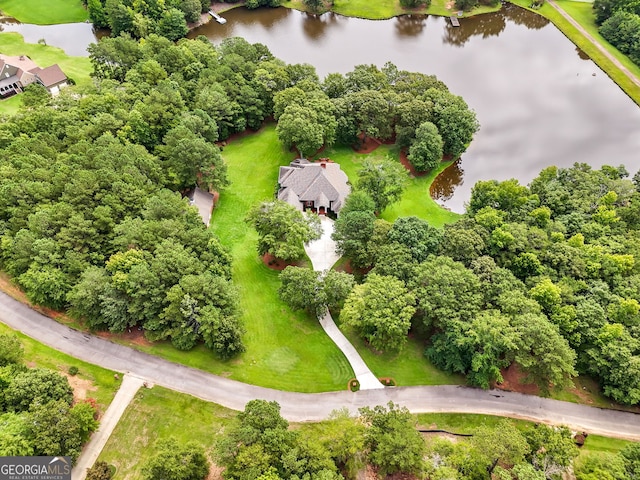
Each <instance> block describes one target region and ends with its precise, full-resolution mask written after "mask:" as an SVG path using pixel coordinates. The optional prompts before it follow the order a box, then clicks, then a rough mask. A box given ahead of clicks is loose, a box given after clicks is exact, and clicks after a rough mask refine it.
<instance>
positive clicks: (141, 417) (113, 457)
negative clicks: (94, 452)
mask: <svg viewBox="0 0 640 480" xmlns="http://www.w3.org/2000/svg"><path fill="white" fill-rule="evenodd" d="M235 416H236V412H234V411H232V410H228V409H226V408H224V407H221V406H219V405H216V404H214V403H208V402H205V401H203V400H199V399H197V398H194V397H191V396H189V395H185V394H182V393H178V392H174V391H171V390H167V389H165V388H162V387H153V388H151V389H144V388H142V389H140V390H139V391H138V393H137V394H136V396H135V398H134V399H133V401H132V402H131V404H130V405H129V406H128V407H127V410H126V411H125V413H124V415H123V416H122V418H121V419H120V422H119V423H118V425H117V426H116V428H115V430H114V431H113V433H112V435H111V437H110V438H109V441H108V442H107V444H106V445H105V448H104V450H102V453H101V454H100V457H99V460H103V461H105V462H107V463H109V464H111V465H114V466H115V467H116V476H115V478H116V479H118V480H124V479H127V480H134V479H141V478H143V477H142V472H141V467H142V465H144V463H145V462H146V461H147V460H148V459H149V458H150V457H151V456H153V454H154V453H155V451H154V445H155V442H156V440H158V439H167V438H170V437H175V438H176V439H177V440H178V441H179V442H180V443H186V442H188V441H193V442H196V443H198V444H200V445H202V447H203V448H204V449H205V451H206V452H207V453H208V454H209V456H210V455H211V451H212V446H213V445H214V443H215V441H216V440H217V434H218V433H219V432H220V431H221V429H222V428H224V427H225V426H226V425H228V424H229V422H230V421H231V420H232V419H233V418H235Z"/></svg>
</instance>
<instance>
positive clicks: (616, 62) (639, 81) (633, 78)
mask: <svg viewBox="0 0 640 480" xmlns="http://www.w3.org/2000/svg"><path fill="white" fill-rule="evenodd" d="M549 5H551V6H552V7H553V8H555V9H556V10H557V11H558V13H560V15H562V16H563V17H564V18H566V19H567V21H568V22H569V23H570V24H571V25H573V26H574V27H576V28H577V29H578V30H579V31H580V33H581V34H582V35H584V37H585V38H586V39H587V40H589V41H590V42H591V43H592V44H593V45H594V46H595V47H596V48H597V49H598V50H600V52H602V54H603V55H604V56H605V57H607V58H608V59H609V60H611V62H613V64H614V65H615V66H616V67H618V68H619V69H620V70H621V71H622V72H623V73H624V74H625V75H626V76H627V77H629V80H631V81H632V82H633V83H635V84H636V85H637V86H638V87H640V78H638V77H636V76H635V75H634V74H633V73H631V71H630V70H629V69H628V68H627V67H625V66H624V65H623V64H622V63H620V61H619V60H618V59H617V58H616V57H614V56H613V55H611V53H610V52H609V51H608V50H607V49H606V48H604V47H603V46H602V45H600V43H599V42H598V41H597V40H596V39H595V38H593V37H592V36H591V34H590V33H589V32H587V31H586V30H585V29H584V27H583V26H582V25H580V24H579V23H578V22H576V21H575V20H574V19H573V18H572V17H571V15H569V14H568V13H567V12H565V11H564V10H563V9H562V8H560V7H559V6H558V5H557V4H556V3H555V2H554V1H553V0H549Z"/></svg>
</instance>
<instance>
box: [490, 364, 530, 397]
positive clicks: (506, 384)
mask: <svg viewBox="0 0 640 480" xmlns="http://www.w3.org/2000/svg"><path fill="white" fill-rule="evenodd" d="M501 373H502V379H503V381H502V383H500V384H495V385H494V388H497V389H499V390H505V391H507V392H518V393H526V394H527V395H540V389H539V388H538V386H537V385H536V384H534V383H523V379H524V377H525V374H524V373H523V372H521V371H520V368H519V366H518V365H517V364H516V363H512V364H511V365H510V366H509V368H506V369H502V371H501Z"/></svg>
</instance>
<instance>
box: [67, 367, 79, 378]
mask: <svg viewBox="0 0 640 480" xmlns="http://www.w3.org/2000/svg"><path fill="white" fill-rule="evenodd" d="M77 374H78V367H76V366H75V365H71V366H70V367H69V375H71V376H72V377H74V376H76V375H77Z"/></svg>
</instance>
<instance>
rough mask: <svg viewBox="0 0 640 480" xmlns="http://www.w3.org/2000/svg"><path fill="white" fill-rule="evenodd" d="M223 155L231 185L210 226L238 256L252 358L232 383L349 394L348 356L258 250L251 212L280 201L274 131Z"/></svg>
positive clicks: (233, 369)
mask: <svg viewBox="0 0 640 480" xmlns="http://www.w3.org/2000/svg"><path fill="white" fill-rule="evenodd" d="M223 156H224V159H225V161H226V162H227V166H228V173H229V178H230V180H231V182H232V185H231V186H230V187H229V188H227V190H225V191H224V192H223V193H222V194H221V196H220V201H219V204H218V206H217V207H216V209H215V210H214V212H213V216H212V221H211V225H212V228H213V230H214V231H215V232H216V234H218V235H219V236H220V238H221V240H222V242H223V243H224V244H225V245H227V246H228V247H230V248H231V250H232V254H233V277H234V281H235V282H236V284H237V285H239V286H240V289H241V305H242V310H243V320H244V323H245V325H246V328H247V334H246V335H245V343H246V345H247V353H245V354H244V355H243V356H242V357H240V359H238V360H236V361H235V362H232V364H230V365H228V368H229V371H230V373H231V377H232V378H234V379H236V380H240V381H244V382H248V383H253V384H257V385H263V386H269V387H272V388H279V389H283V390H295V391H305V392H317V391H325V390H340V389H344V388H346V384H347V381H348V380H349V378H350V377H352V376H353V372H352V371H351V368H350V366H349V364H348V363H347V361H346V359H345V358H344V356H343V355H342V352H340V351H339V350H338V348H337V347H336V346H335V345H334V344H333V342H332V341H331V340H330V339H329V337H327V336H326V335H325V333H324V331H323V330H322V328H321V327H320V324H319V323H318V322H317V321H316V320H315V319H313V318H311V317H310V316H307V315H305V314H302V313H299V312H291V311H290V310H289V308H288V307H286V306H285V305H284V304H283V303H282V302H281V301H280V300H279V299H278V294H277V289H278V287H279V283H280V282H279V280H278V272H276V271H274V270H271V269H269V268H267V267H266V266H265V265H264V264H263V262H262V261H261V259H259V258H258V254H257V251H256V242H257V235H256V233H255V231H254V230H253V229H252V228H250V227H249V226H248V225H247V224H246V223H245V222H244V218H245V216H246V214H247V212H248V211H249V209H250V208H251V207H252V206H253V205H255V204H257V203H259V202H260V201H263V200H270V199H272V198H273V193H274V189H275V186H276V180H277V176H278V167H279V166H280V165H287V164H288V163H289V162H290V161H291V160H292V159H293V154H291V153H289V152H286V151H284V149H283V148H282V146H281V144H280V142H279V141H278V139H277V136H276V133H275V126H274V125H269V126H267V127H265V128H264V129H263V130H261V131H260V133H258V134H255V135H250V136H247V137H245V138H242V139H241V140H236V141H234V142H232V143H231V144H230V145H228V146H227V147H225V149H224V151H223Z"/></svg>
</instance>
